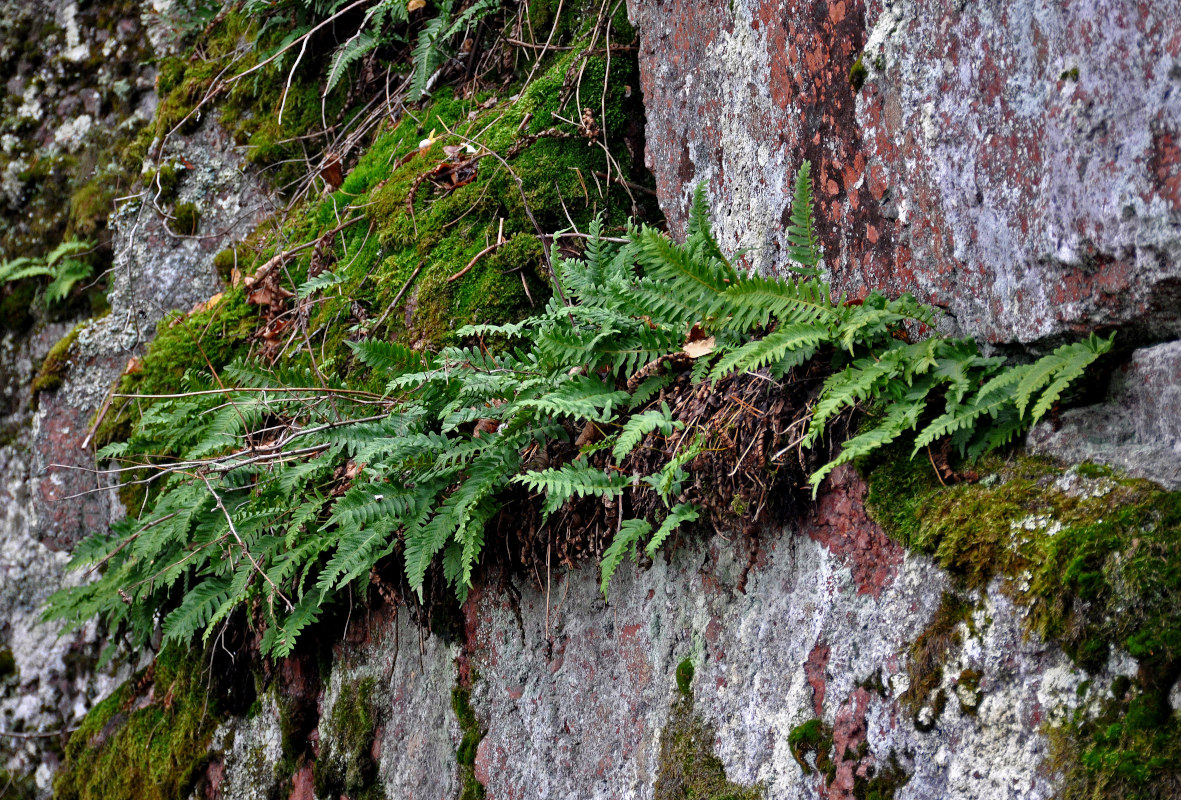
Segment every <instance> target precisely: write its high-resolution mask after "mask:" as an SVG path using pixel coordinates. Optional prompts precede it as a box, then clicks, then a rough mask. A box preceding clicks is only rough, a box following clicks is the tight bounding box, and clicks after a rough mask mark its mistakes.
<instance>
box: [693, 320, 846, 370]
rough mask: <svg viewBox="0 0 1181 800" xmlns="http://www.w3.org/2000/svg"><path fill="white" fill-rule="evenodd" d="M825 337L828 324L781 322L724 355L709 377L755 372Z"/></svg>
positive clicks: (812, 346)
mask: <svg viewBox="0 0 1181 800" xmlns="http://www.w3.org/2000/svg"><path fill="white" fill-rule="evenodd" d="M827 338H828V329H827V328H820V327H816V326H813V325H784V326H782V327H779V328H776V329H775V330H774V331H773V332H771V333H769V334H767V335H766V336H764V337H763V338H762V339H756V340H755V341H753V342H748V343H747V344H745V345H743V346H742V347H739V348H738V349H737V350H732V351H731V352H729V353H727V354H726V355H724V356H723V357H722V359H721V360H720V361H718V363H717V366H715V367H714V368H713V370H712V371H711V372H710V378H711V379H712V380H715V381H716V380H717V379H718V378H721V377H722V376H724V375H729V374H730V373H731V372H754V371H756V370H759V369H762V368H763V367H765V366H767V365H768V364H774V363H776V362H779V361H782V360H783V359H784V358H786V357H787V356H788V355H789V354H791V353H794V352H798V351H803V352H804V353H806V354H810V353H811V352H814V351H815V349H816V347H817V346H818V345H819V344H820V343H821V342H823V341H824V340H825V339H827Z"/></svg>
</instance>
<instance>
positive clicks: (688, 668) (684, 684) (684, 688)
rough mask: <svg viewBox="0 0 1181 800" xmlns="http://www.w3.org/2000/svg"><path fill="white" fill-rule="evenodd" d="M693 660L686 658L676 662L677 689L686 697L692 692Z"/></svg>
mask: <svg viewBox="0 0 1181 800" xmlns="http://www.w3.org/2000/svg"><path fill="white" fill-rule="evenodd" d="M693 672H694V670H693V661H692V660H691V659H688V658H686V659H685V660H684V661H682V662H681V663H680V664H677V689H678V690H680V692H681V694H682V695H684V696H685V697H688V696H690V695H692V694H693Z"/></svg>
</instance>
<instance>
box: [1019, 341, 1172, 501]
mask: <svg viewBox="0 0 1181 800" xmlns="http://www.w3.org/2000/svg"><path fill="white" fill-rule="evenodd" d="M1026 443H1027V446H1028V447H1029V449H1030V451H1032V452H1034V453H1043V454H1046V455H1050V456H1054V457H1055V458H1058V459H1060V460H1062V461H1064V462H1066V463H1071V464H1077V463H1079V462H1083V461H1094V462H1096V463H1100V464H1108V465H1111V466H1113V467H1118V468H1119V469H1122V470H1124V471H1125V472H1127V473H1128V474H1129V475H1136V476H1139V477H1143V478H1149V479H1151V480H1154V481H1156V482H1157V483H1159V484H1161V485H1162V486H1165V487H1166V488H1169V489H1177V488H1181V341H1176V342H1168V343H1166V344H1161V345H1156V346H1155V347H1146V348H1142V349H1140V350H1136V351H1135V352H1134V353H1133V354H1132V356H1131V358H1130V359H1129V360H1128V362H1127V364H1125V365H1124V366H1123V367H1122V368H1121V369H1119V370H1117V371H1116V373H1115V375H1114V376H1113V377H1112V380H1111V385H1110V387H1109V389H1108V393H1107V399H1106V400H1105V401H1104V402H1102V403H1098V404H1095V405H1092V406H1087V407H1084V408H1074V409H1070V410H1068V411H1065V412H1063V413H1062V415H1061V417H1060V419H1059V424H1058V425H1057V426H1055V425H1054V424H1053V423H1050V422H1043V423H1041V424H1039V425H1037V426H1036V427H1035V428H1034V429H1033V430H1032V431H1030V433H1029V435H1028V437H1027V439H1026Z"/></svg>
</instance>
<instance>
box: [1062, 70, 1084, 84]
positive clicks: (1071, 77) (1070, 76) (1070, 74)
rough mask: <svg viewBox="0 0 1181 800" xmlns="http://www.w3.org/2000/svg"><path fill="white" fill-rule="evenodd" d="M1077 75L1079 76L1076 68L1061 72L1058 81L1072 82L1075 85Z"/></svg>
mask: <svg viewBox="0 0 1181 800" xmlns="http://www.w3.org/2000/svg"><path fill="white" fill-rule="evenodd" d="M1078 75H1079V72H1078V67H1071V68H1070V69H1067V70H1063V71H1062V74H1061V75H1059V76H1058V80H1060V81H1074V82H1076V83H1077V82H1078Z"/></svg>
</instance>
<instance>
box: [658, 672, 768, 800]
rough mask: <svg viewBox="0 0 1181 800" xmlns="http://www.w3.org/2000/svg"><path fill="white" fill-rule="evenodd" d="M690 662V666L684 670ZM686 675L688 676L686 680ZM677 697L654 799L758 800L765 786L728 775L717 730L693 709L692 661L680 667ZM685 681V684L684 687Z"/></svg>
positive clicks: (665, 735)
mask: <svg viewBox="0 0 1181 800" xmlns="http://www.w3.org/2000/svg"><path fill="white" fill-rule="evenodd" d="M686 663H688V665H689V666H688V669H687V670H686V669H683V668H684V667H685V665H686ZM686 676H687V679H686ZM676 680H677V689H678V691H677V696H676V698H675V699H674V700H673V704H672V710H671V713H670V714H669V721H668V727H666V728H665V729H664V733H663V735H662V736H661V740H660V764H659V769H658V772H657V776H656V786H655V787H654V789H653V794H652V796H653V798H654V800H758V798H761V797H763V794H764V792H763V787H762V786H742V785H741V784H737V783H734V782H732V781H730V780H727V778H726V768H725V766H723V764H722V762H721V760H720V759H719V758H718V757H717V755H715V754H714V731H713V728H712V727H710V726H709V725H708V724H706V723H705V721H704V720H703V719H702V718H701V717H700V716H699V715H698V714H696V713H695V712H694V710H693V694H692V692H691V691H687V690H686V689H687V687H688V686H689V685H690V684H691V683H692V680H693V669H692V662H689V661H688V660H687V659H686V661H682V662H681V664H680V665H679V666H678V667H677V673H676ZM682 684H684V687H682Z"/></svg>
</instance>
